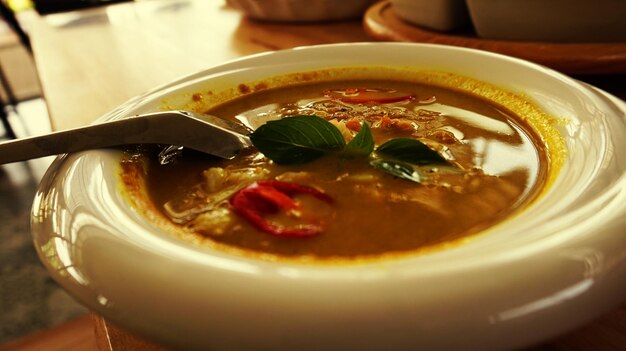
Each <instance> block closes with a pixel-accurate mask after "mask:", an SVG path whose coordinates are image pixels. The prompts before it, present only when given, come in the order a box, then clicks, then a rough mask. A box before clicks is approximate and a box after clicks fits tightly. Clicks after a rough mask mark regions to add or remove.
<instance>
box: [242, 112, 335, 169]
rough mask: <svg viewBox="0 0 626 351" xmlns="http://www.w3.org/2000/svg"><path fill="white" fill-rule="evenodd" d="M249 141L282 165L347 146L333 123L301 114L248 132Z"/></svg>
mask: <svg viewBox="0 0 626 351" xmlns="http://www.w3.org/2000/svg"><path fill="white" fill-rule="evenodd" d="M250 140H251V141H252V144H253V145H254V146H255V147H256V148H257V149H259V151H261V153H263V154H264V155H265V156H266V157H267V158H269V159H270V160H272V161H274V162H276V163H278V164H283V165H288V164H297V163H306V162H310V161H313V160H315V159H317V158H320V157H321V156H323V155H325V154H327V153H328V152H330V151H332V150H341V149H343V147H344V146H345V145H346V141H345V139H344V138H343V135H341V132H340V131H339V129H337V127H335V126H334V125H332V123H330V122H328V121H326V120H325V119H323V118H321V117H318V116H304V115H301V116H294V117H287V118H283V119H279V120H276V121H270V122H267V123H266V124H264V125H262V126H260V127H259V128H258V129H257V130H255V131H254V133H252V134H251V135H250Z"/></svg>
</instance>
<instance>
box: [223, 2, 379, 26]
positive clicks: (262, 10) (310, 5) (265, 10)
mask: <svg viewBox="0 0 626 351" xmlns="http://www.w3.org/2000/svg"><path fill="white" fill-rule="evenodd" d="M376 1H378V0H348V1H345V0H344V1H337V0H315V1H310V0H226V3H228V4H229V5H230V6H232V7H234V8H235V9H237V10H239V11H241V12H243V13H244V14H245V15H246V16H248V17H250V18H253V19H257V20H263V21H277V22H314V21H332V20H344V19H356V18H359V17H361V16H362V15H363V13H365V10H367V7H368V6H370V5H371V4H373V3H374V2H376Z"/></svg>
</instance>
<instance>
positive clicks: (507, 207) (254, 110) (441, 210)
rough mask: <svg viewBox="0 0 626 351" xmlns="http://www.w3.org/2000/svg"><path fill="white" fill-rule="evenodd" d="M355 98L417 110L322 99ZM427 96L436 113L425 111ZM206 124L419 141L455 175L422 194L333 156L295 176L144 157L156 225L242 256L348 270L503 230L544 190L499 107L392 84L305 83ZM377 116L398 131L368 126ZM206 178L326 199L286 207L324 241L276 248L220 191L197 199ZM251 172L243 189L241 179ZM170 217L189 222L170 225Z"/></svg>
mask: <svg viewBox="0 0 626 351" xmlns="http://www.w3.org/2000/svg"><path fill="white" fill-rule="evenodd" d="M354 87H359V88H362V87H368V88H385V89H396V90H399V91H409V92H411V93H413V94H415V96H416V99H415V100H414V101H410V102H407V101H403V102H398V103H391V104H385V106H386V107H384V108H383V107H381V106H382V105H377V106H372V105H368V104H361V105H356V104H345V103H339V104H338V103H336V102H332V101H329V99H328V98H325V97H323V92H324V91H325V90H328V89H343V88H354ZM433 96H434V97H435V101H431V100H432V99H431V97H433ZM208 112H209V113H211V114H213V115H216V116H219V117H223V118H231V119H232V118H236V119H238V120H240V121H241V122H243V123H245V124H247V125H248V126H250V127H252V128H256V127H258V126H260V125H262V124H264V123H265V122H266V121H268V120H272V119H277V118H281V117H282V116H290V115H297V114H316V115H320V116H321V117H324V118H327V119H335V120H339V121H342V122H343V123H345V122H346V121H349V120H350V119H351V118H354V117H355V116H356V117H359V118H363V117H365V120H367V121H368V122H369V123H371V125H372V132H373V135H374V139H375V141H376V144H377V145H380V144H382V143H383V142H385V141H386V140H388V139H391V138H395V137H414V138H419V139H420V140H422V141H425V142H426V143H428V144H429V145H431V146H432V147H433V148H434V149H436V150H437V151H440V152H443V153H445V154H446V155H448V156H449V157H451V158H452V159H453V160H454V163H456V164H457V166H458V168H459V170H457V171H449V170H446V169H438V170H435V171H433V172H432V173H429V174H428V178H427V179H426V181H425V182H424V184H417V183H414V182H410V181H407V180H402V179H398V178H395V177H393V176H391V175H388V174H386V173H383V172H380V171H378V170H375V169H373V168H372V167H370V166H369V165H368V163H367V161H363V160H345V159H339V158H337V157H333V156H328V157H323V158H321V159H319V160H317V161H314V162H311V163H307V164H303V165H297V166H279V165H276V164H274V163H272V162H270V161H268V160H267V159H265V158H263V157H262V155H259V154H256V153H248V154H246V155H242V156H240V157H238V158H237V159H235V160H233V161H222V160H216V159H214V158H211V157H206V156H202V155H197V154H194V153H191V152H187V153H186V154H185V155H184V156H183V157H181V158H180V159H178V160H177V162H175V163H174V164H171V165H166V166H161V165H158V164H157V162H156V161H155V158H154V157H152V158H150V159H149V160H148V161H147V162H148V166H147V167H146V169H147V176H146V184H147V190H148V194H149V196H150V198H151V200H152V202H153V203H154V204H155V206H156V208H157V209H158V210H159V211H161V213H162V214H163V215H164V216H165V217H167V218H170V219H171V220H172V221H173V222H175V223H177V224H176V225H177V226H180V228H181V230H187V231H192V232H194V233H196V234H197V235H199V236H202V237H206V238H209V239H210V240H211V241H214V242H217V243H221V244H225V245H227V246H232V247H236V248H239V249H243V250H246V251H247V250H250V251H252V252H261V253H269V254H274V255H277V256H287V257H298V256H314V257H319V258H323V257H340V258H351V257H364V256H368V257H369V256H376V255H381V254H386V253H395V252H398V253H400V252H410V251H414V250H418V249H422V248H428V247H432V246H434V245H437V244H441V243H446V242H450V241H453V240H457V239H461V238H464V237H467V236H469V235H472V234H475V233H478V232H480V231H481V230H483V229H485V228H488V227H490V226H493V225H494V224H496V223H498V222H500V221H502V220H503V219H504V218H506V217H507V216H510V215H511V214H512V213H513V212H515V211H516V210H517V209H519V208H520V207H522V206H524V205H525V204H527V203H529V202H530V201H531V200H532V199H533V198H534V197H535V196H536V195H537V194H538V192H539V190H540V189H541V188H542V186H543V185H544V184H545V182H546V173H547V170H546V168H547V164H548V163H547V155H546V151H545V149H544V147H543V146H542V144H541V142H540V141H539V140H540V139H539V137H538V136H537V135H536V134H535V133H534V132H533V131H532V129H531V128H530V127H528V126H527V125H525V124H524V122H523V121H522V120H521V119H520V118H518V117H516V116H513V115H512V113H510V112H508V111H507V110H506V109H505V108H503V107H500V106H497V105H495V104H492V103H490V102H488V101H486V100H483V99H481V98H478V97H475V96H471V95H469V94H465V93H461V92H457V91H453V90H450V89H444V88H438V87H433V86H428V85H423V84H416V83H408V82H395V81H366V80H360V81H343V82H325V83H311V84H307V85H300V86H296V87H286V88H278V89H270V90H266V91H261V92H256V93H252V94H249V95H246V96H244V97H242V98H239V99H235V100H233V101H230V102H228V103H225V104H223V105H220V106H217V107H216V108H214V109H212V110H210V111H208ZM383 116H387V117H388V119H389V120H392V121H393V120H396V121H399V122H398V123H400V122H402V123H400V124H401V125H400V126H398V124H395V125H393V126H390V125H385V126H382V125H381V126H378V124H380V121H381V120H382V118H383ZM209 168H214V171H212V172H213V173H215V172H218V171H215V170H219V169H223V170H225V172H227V173H228V172H235V173H234V174H240V173H241V174H242V175H243V176H242V177H241V178H242V179H243V180H242V184H244V185H245V184H248V183H251V182H253V181H254V180H257V179H280V180H287V181H292V182H296V183H299V184H304V185H308V186H312V187H315V188H318V189H322V190H323V191H324V192H326V193H327V194H329V195H330V196H332V197H333V198H334V199H335V202H334V203H333V204H326V203H323V202H321V201H318V200H313V199H311V198H310V197H306V196H304V197H298V198H297V199H298V201H301V202H302V203H303V208H304V209H306V210H308V212H309V216H310V220H314V221H319V222H320V223H321V225H322V226H323V228H324V230H323V232H322V233H321V234H319V235H317V236H314V237H309V238H285V237H278V236H274V235H270V234H267V233H264V232H261V231H258V230H257V229H255V228H254V227H252V226H251V225H250V224H249V223H248V222H247V221H246V220H244V219H242V218H240V217H239V216H237V215H236V214H233V213H232V211H230V209H229V205H228V201H227V200H228V198H229V197H230V196H225V195H224V194H221V192H222V190H224V187H222V188H219V189H218V190H217V191H214V192H211V190H207V189H213V188H214V187H213V188H212V187H211V186H208V185H207V176H206V175H203V171H205V170H207V169H209ZM252 170H255V171H254V172H256V173H254V172H253V173H254V177H253V178H246V176H249V175H250V173H251V172H252ZM219 172H223V171H219ZM219 172H218V173H219ZM237 172H239V173H237ZM220 174H221V173H220ZM233 177H234V176H233ZM209 178H210V179H215V178H214V177H213V178H211V177H209ZM220 179H222V178H220ZM235 183H236V182H235ZM229 187H231V188H232V187H234V188H235V190H233V191H231V192H230V193H229V192H228V191H226V192H225V193H226V195H228V194H230V195H232V193H233V192H234V191H236V190H237V189H238V188H237V186H236V185H233V184H228V186H226V187H225V188H229ZM240 187H241V186H239V188H240ZM231 190H232V189H231ZM216 193H220V195H219V196H218V197H219V198H221V201H217V202H216V203H217V205H215V206H214V207H213V208H212V209H209V210H207V211H205V212H202V211H199V213H195V212H196V209H198V208H199V207H203V206H204V207H206V205H205V204H206V203H207V202H210V201H209V200H207V199H210V198H211V197H213V196H214V195H215V194H216ZM224 196H225V197H224ZM222 197H223V198H222ZM168 203H169V205H168V206H169V207H168V206H165V204H168ZM190 203H194V204H196V206H194V205H189V204H190ZM171 204H175V206H170V205H171ZM172 208H176V209H177V211H172V210H171V209H172ZM181 208H182V209H183V210H182V211H181V210H180V209H181ZM174 212H176V213H179V212H183V213H185V214H188V216H179V217H176V216H174V217H172V213H174ZM215 214H220V215H219V216H215ZM305 215H306V214H305ZM273 220H276V221H283V220H285V219H284V218H275V219H273Z"/></svg>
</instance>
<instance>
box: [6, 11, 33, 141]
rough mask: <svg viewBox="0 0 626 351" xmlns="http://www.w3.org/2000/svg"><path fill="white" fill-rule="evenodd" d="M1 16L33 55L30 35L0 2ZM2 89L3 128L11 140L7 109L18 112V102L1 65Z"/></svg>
mask: <svg viewBox="0 0 626 351" xmlns="http://www.w3.org/2000/svg"><path fill="white" fill-rule="evenodd" d="M0 16H2V19H3V20H4V21H5V22H6V23H7V25H8V26H9V28H11V30H12V31H13V32H14V33H15V34H16V35H17V37H18V39H19V41H20V43H21V44H22V46H23V47H24V48H25V49H26V51H27V52H28V53H29V54H31V55H32V52H33V50H32V47H31V45H30V38H29V37H28V34H26V32H25V31H24V29H23V28H22V26H21V25H20V23H19V22H18V21H17V18H16V17H15V14H14V13H13V10H11V8H9V7H8V6H7V5H6V4H5V3H4V2H3V1H0ZM0 88H2V90H3V91H4V93H5V95H6V99H7V101H6V102H5V101H3V100H2V99H0V120H1V122H2V126H3V127H4V130H5V134H6V136H7V137H8V138H10V139H15V138H16V135H15V131H14V130H13V128H12V127H11V123H9V117H8V114H7V108H12V109H13V110H14V111H16V106H17V103H18V101H17V98H16V97H15V94H14V92H13V88H12V87H11V84H10V82H9V80H8V79H7V76H6V74H5V72H4V69H3V68H2V66H1V65H0Z"/></svg>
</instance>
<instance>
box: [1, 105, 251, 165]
mask: <svg viewBox="0 0 626 351" xmlns="http://www.w3.org/2000/svg"><path fill="white" fill-rule="evenodd" d="M197 116H199V115H197V114H192V113H189V112H185V111H168V112H157V113H152V114H146V115H140V116H135V117H131V118H126V119H121V120H116V121H110V122H104V123H100V124H94V125H90V126H87V127H82V128H76V129H69V130H65V131H60V132H55V133H50V134H46V135H42V136H35V137H30V138H24V139H17V140H11V141H7V142H3V143H0V164H5V163H11V162H17V161H25V160H29V159H32V158H38V157H43V156H50V155H58V154H63V153H71V152H78V151H84V150H90V149H99V148H106V147H112V146H120V145H128V144H174V145H182V146H187V147H190V148H193V149H196V150H198V151H202V152H206V153H210V154H213V155H216V156H219V157H223V158H231V157H234V156H235V155H236V153H237V152H238V151H239V150H241V149H242V148H244V147H247V146H249V139H248V138H247V137H246V136H245V135H243V134H240V133H239V132H238V131H234V130H232V129H230V128H229V127H230V126H229V125H227V124H226V125H225V124H224V121H223V120H220V121H217V117H213V116H206V115H202V118H203V119H207V118H208V119H209V121H206V120H203V119H200V118H198V117H197ZM212 119H216V120H212ZM226 122H228V121H226Z"/></svg>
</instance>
